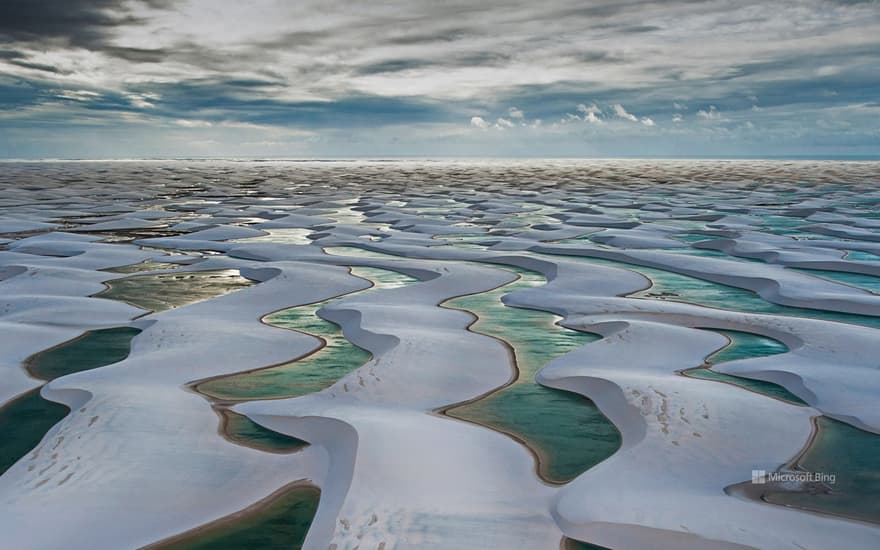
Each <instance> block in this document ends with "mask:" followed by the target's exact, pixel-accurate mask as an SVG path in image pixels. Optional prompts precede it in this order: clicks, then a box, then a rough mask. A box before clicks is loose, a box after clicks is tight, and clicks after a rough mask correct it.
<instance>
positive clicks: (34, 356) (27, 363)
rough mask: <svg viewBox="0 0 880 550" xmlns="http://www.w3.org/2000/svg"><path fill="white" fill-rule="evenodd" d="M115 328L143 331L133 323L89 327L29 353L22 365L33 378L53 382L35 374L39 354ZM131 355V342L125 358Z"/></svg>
mask: <svg viewBox="0 0 880 550" xmlns="http://www.w3.org/2000/svg"><path fill="white" fill-rule="evenodd" d="M136 318H137V317H135V319H136ZM114 328H131V329H135V330H137V331H139V332H138V334H140V333H141V332H143V331H142V330H140V329H138V328H137V327H133V326H131V325H116V326H112V327H101V328H93V329H89V330H86V331H83V333H82V334H80V335H79V336H76V337H75V338H71V339H70V340H65V341H63V342H61V343H58V344H55V345H54V346H52V347H51V348H46V349H43V350H40V351H38V352H36V353H32V354H30V355H28V356H27V357H26V358H25V360H24V361H22V362H21V366H22V368H23V369H24V371H25V373H26V374H27V375H28V376H30V377H31V378H33V379H34V380H39V381H41V382H51V381H52V380H53V379H51V378H40V377H39V376H37V375H36V374H34V373H33V372H32V371H31V369H32V368H33V363H34V361H36V359H37V356H39V355H42V354H44V353H49V352H52V351H55V350H57V349H59V348H62V347H65V346H68V345H70V344H72V343H74V342H76V341H78V340H82V339H83V338H85V337H86V336H88V335H89V334H90V333H92V332H97V331H99V330H111V329H114ZM135 336H137V334H135ZM129 355H131V344H130V343H129V346H128V354H126V356H125V358H126V359H127V358H128V356H129ZM123 360H124V359H123ZM117 363H118V361H117ZM110 364H112V363H110ZM106 366H107V365H101V366H100V367H95V368H101V367H106Z"/></svg>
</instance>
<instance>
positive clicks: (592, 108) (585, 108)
mask: <svg viewBox="0 0 880 550" xmlns="http://www.w3.org/2000/svg"><path fill="white" fill-rule="evenodd" d="M577 110H578V111H579V112H581V113H585V114H590V113H593V114H597V115H601V114H602V109H600V108H599V107H598V106H597V105H596V104H595V103H590V104H589V105H584V104H583V103H581V104H579V105H578V106H577Z"/></svg>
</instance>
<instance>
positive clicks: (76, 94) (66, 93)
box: [55, 90, 101, 101]
mask: <svg viewBox="0 0 880 550" xmlns="http://www.w3.org/2000/svg"><path fill="white" fill-rule="evenodd" d="M55 97H60V98H62V99H72V100H74V101H92V100H93V99H98V98H99V97H101V94H99V93H97V92H92V91H89V90H61V91H59V92H58V93H56V94H55Z"/></svg>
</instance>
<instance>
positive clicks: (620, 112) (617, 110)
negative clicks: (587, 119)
mask: <svg viewBox="0 0 880 550" xmlns="http://www.w3.org/2000/svg"><path fill="white" fill-rule="evenodd" d="M612 108H613V109H614V114H616V115H617V116H618V117H620V118H624V119H626V120H631V121H633V122H638V121H639V119H638V118H636V115H634V114H631V113H628V112H626V109H624V108H623V105H621V104H620V103H615V104H614V105H613V106H612Z"/></svg>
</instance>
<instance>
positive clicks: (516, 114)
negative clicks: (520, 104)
mask: <svg viewBox="0 0 880 550" xmlns="http://www.w3.org/2000/svg"><path fill="white" fill-rule="evenodd" d="M507 114H508V115H510V118H512V119H516V120H522V119H524V118H525V117H526V115H525V113H523V112H522V110H520V109H517V108H516V107H511V108H510V109H508V110H507Z"/></svg>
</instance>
